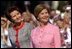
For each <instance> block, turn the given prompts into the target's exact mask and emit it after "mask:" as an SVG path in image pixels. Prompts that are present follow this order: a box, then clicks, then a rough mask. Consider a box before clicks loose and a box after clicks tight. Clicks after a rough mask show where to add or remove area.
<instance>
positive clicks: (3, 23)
mask: <svg viewBox="0 0 72 49" xmlns="http://www.w3.org/2000/svg"><path fill="white" fill-rule="evenodd" d="M6 25H7V19H6V18H3V17H1V26H2V27H6Z"/></svg>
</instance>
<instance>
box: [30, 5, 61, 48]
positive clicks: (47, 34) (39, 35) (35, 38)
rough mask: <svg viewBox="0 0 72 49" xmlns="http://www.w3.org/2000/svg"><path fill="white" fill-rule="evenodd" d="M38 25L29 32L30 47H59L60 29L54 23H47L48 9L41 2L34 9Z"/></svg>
mask: <svg viewBox="0 0 72 49" xmlns="http://www.w3.org/2000/svg"><path fill="white" fill-rule="evenodd" d="M34 14H35V16H36V19H37V20H38V21H39V25H38V26H37V27H36V28H34V29H33V30H32V32H31V36H30V39H31V48H60V47H61V38H60V31H59V28H58V27H57V26H56V25H53V24H50V23H48V19H49V16H50V15H49V14H50V10H49V9H48V8H47V7H45V6H44V5H43V4H39V5H37V6H36V7H35V9H34Z"/></svg>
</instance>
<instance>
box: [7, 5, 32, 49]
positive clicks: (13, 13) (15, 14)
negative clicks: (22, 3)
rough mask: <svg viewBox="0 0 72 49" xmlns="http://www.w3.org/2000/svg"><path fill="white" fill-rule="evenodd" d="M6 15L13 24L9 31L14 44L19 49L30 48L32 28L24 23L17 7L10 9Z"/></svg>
mask: <svg viewBox="0 0 72 49" xmlns="http://www.w3.org/2000/svg"><path fill="white" fill-rule="evenodd" d="M6 15H7V16H6V17H7V18H8V20H10V21H11V23H12V24H13V25H12V27H10V28H9V29H8V31H9V37H10V39H11V41H12V44H13V45H16V47H18V48H29V46H30V45H29V35H30V31H31V29H32V26H31V25H30V24H29V23H26V22H24V21H23V17H22V15H21V11H20V10H19V9H18V8H17V7H16V6H12V7H10V8H9V9H8V10H7V13H6Z"/></svg>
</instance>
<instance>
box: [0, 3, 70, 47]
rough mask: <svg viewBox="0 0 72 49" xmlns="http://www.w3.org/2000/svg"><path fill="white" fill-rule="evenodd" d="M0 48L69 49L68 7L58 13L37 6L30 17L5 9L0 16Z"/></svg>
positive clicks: (44, 5)
mask: <svg viewBox="0 0 72 49" xmlns="http://www.w3.org/2000/svg"><path fill="white" fill-rule="evenodd" d="M1 48H71V5H67V6H66V7H65V9H64V12H61V11H60V10H57V9H50V8H49V7H47V6H46V4H38V5H36V7H35V9H34V14H33V13H31V12H30V11H29V10H28V8H26V11H21V9H19V8H18V7H17V6H11V7H9V8H8V9H6V12H5V13H4V15H2V16H1Z"/></svg>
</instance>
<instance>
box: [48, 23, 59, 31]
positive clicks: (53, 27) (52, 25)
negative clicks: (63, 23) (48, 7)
mask: <svg viewBox="0 0 72 49" xmlns="http://www.w3.org/2000/svg"><path fill="white" fill-rule="evenodd" d="M49 26H50V27H51V28H52V29H54V30H55V29H59V27H58V26H57V25H54V24H50V23H49Z"/></svg>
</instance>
